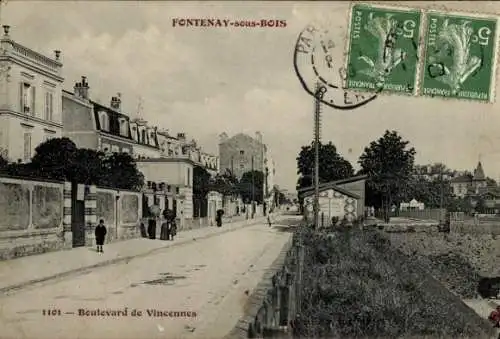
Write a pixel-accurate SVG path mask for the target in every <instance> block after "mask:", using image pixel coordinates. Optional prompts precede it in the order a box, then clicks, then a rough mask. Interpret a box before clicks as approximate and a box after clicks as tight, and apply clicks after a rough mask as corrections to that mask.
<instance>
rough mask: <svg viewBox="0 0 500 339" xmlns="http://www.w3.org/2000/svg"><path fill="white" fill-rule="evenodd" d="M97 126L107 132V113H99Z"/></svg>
mask: <svg viewBox="0 0 500 339" xmlns="http://www.w3.org/2000/svg"><path fill="white" fill-rule="evenodd" d="M99 125H101V130H103V131H106V132H109V116H108V113H107V112H105V111H100V112H99Z"/></svg>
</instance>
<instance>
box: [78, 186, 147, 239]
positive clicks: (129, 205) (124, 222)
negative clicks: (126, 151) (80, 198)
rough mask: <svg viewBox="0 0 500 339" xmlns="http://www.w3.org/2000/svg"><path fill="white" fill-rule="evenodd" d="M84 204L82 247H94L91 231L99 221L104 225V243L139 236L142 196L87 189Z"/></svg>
mask: <svg viewBox="0 0 500 339" xmlns="http://www.w3.org/2000/svg"><path fill="white" fill-rule="evenodd" d="M94 191H95V193H94ZM93 199H95V203H92V200H93ZM85 202H86V205H87V203H88V204H89V206H90V207H89V208H88V209H86V216H85V220H86V222H85V223H86V239H85V245H87V246H94V245H95V235H94V231H95V226H97V223H98V222H99V220H100V219H104V224H105V225H106V229H107V235H106V243H111V242H115V241H119V240H126V239H132V238H138V237H140V236H141V234H140V227H139V226H140V219H141V216H142V193H139V192H132V191H124V190H114V189H106V188H99V187H95V186H90V187H89V193H87V194H86V200H85ZM93 206H95V207H93ZM93 213H95V214H93Z"/></svg>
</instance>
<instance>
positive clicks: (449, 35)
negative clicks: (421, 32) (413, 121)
mask: <svg viewBox="0 0 500 339" xmlns="http://www.w3.org/2000/svg"><path fill="white" fill-rule="evenodd" d="M425 31H426V33H425V34H426V36H425V59H424V66H423V68H422V75H421V78H422V80H421V82H420V94H421V95H423V96H439V97H453V98H459V99H468V100H473V101H482V102H492V101H493V99H494V87H495V79H494V78H495V71H496V70H495V68H496V58H497V53H496V49H497V44H498V42H497V41H498V19H496V18H493V17H489V18H488V17H485V16H472V15H470V16H468V15H458V14H449V13H446V12H437V11H432V12H429V13H428V14H427V25H426V29H425Z"/></svg>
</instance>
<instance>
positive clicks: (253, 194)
mask: <svg viewBox="0 0 500 339" xmlns="http://www.w3.org/2000/svg"><path fill="white" fill-rule="evenodd" d="M263 190H264V173H263V172H262V171H256V170H254V171H248V172H245V173H243V175H242V177H241V180H240V184H239V192H240V195H241V197H242V199H243V201H256V202H257V203H259V204H262V203H263V201H264V197H263V194H264V191H263Z"/></svg>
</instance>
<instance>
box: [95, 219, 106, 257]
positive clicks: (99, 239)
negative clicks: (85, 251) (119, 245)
mask: <svg viewBox="0 0 500 339" xmlns="http://www.w3.org/2000/svg"><path fill="white" fill-rule="evenodd" d="M106 233H107V230H106V226H104V220H103V219H101V220H99V225H97V227H96V228H95V243H96V245H97V252H101V253H103V252H104V251H103V249H102V246H103V245H104V239H105V238H106Z"/></svg>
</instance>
